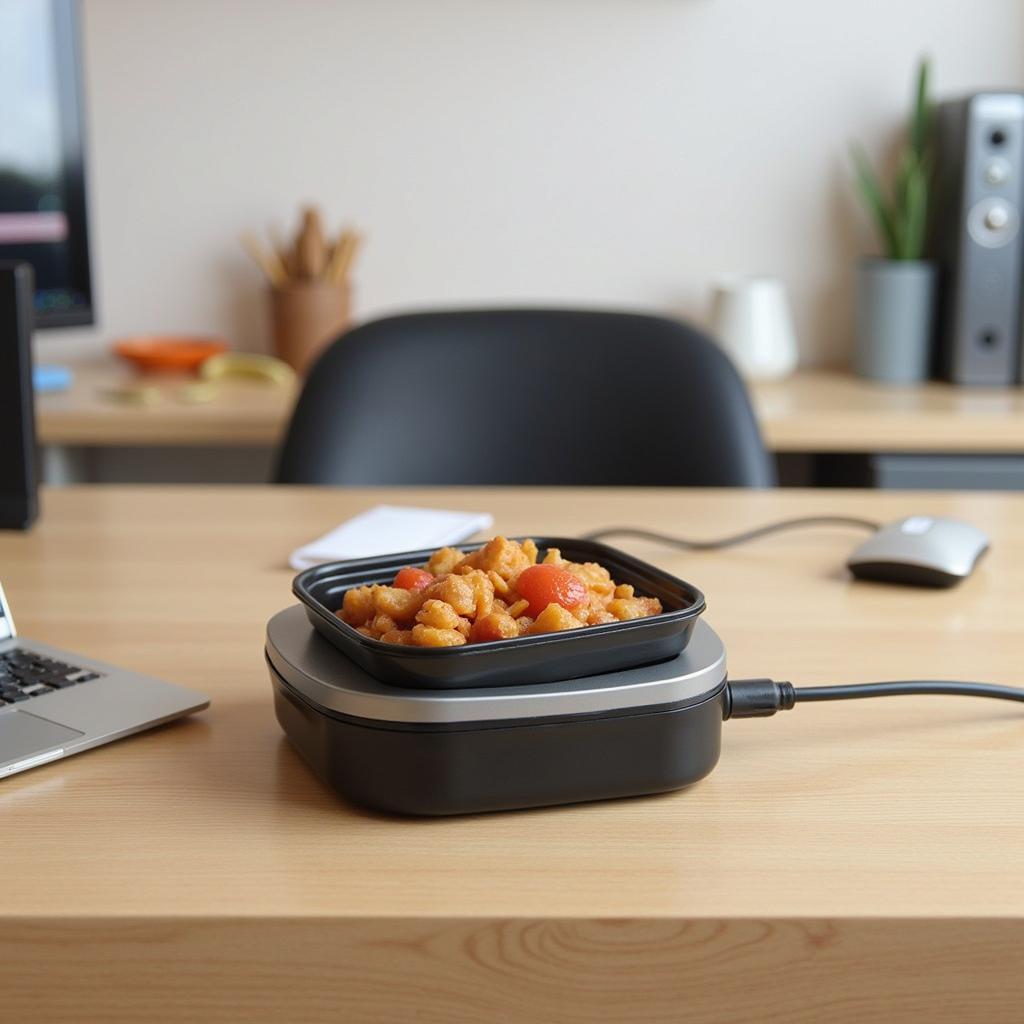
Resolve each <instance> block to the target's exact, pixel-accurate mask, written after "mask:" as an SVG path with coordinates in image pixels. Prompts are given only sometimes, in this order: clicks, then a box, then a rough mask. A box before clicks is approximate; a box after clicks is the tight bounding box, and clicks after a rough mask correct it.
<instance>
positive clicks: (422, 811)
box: [266, 602, 726, 815]
mask: <svg viewBox="0 0 1024 1024" xmlns="http://www.w3.org/2000/svg"><path fill="white" fill-rule="evenodd" d="M701 605H702V606H703V602H701ZM266 656H267V661H268V664H269V667H270V676H271V681H272V683H273V687H274V705H275V710H276V713H277V718H278V721H279V722H280V723H281V726H282V728H283V729H284V731H285V733H286V734H287V736H288V738H289V739H290V741H291V742H292V744H293V745H294V746H295V747H296V749H297V750H298V751H299V753H300V754H302V756H303V757H304V758H305V759H306V760H307V761H308V762H309V763H310V765H311V766H312V767H313V769H314V770H315V771H316V772H317V773H318V774H319V775H320V776H321V777H322V778H323V779H324V780H325V781H326V782H327V783H328V784H329V785H331V786H332V787H333V788H334V789H336V790H337V791H338V792H339V793H340V794H342V795H343V796H344V797H346V798H348V799H350V800H353V801H355V802H357V803H360V804H364V805H366V806H369V807H375V808H380V809H382V810H386V811H393V812H398V813H402V814H414V815H443V814H464V813H469V812H476V811H498V810H510V809H513V808H523V807H539V806H544V805H551V804H563V803H575V802H578V801H584V800H603V799H608V798H611V797H624V796H636V795H640V794H645V793H659V792H666V791H669V790H673V789H679V788H681V787H683V786H687V785H690V784H691V783H693V782H696V781H697V780H698V779H701V778H703V777H704V776H705V775H707V774H708V773H709V772H710V771H711V770H712V769H713V768H714V766H715V764H716V763H717V761H718V755H719V748H720V741H721V729H722V720H723V705H724V701H725V684H726V669H725V650H724V648H723V646H722V642H721V640H720V639H719V638H718V636H717V634H716V633H715V632H714V630H712V629H711V627H710V626H708V625H707V623H706V622H704V621H703V620H702V619H699V620H697V621H696V622H695V623H693V629H692V633H691V635H690V637H689V642H688V644H687V645H686V646H685V647H684V649H683V650H682V651H681V653H679V654H677V655H675V656H674V657H672V658H670V659H668V660H662V661H660V662H658V663H655V664H647V665H641V666H639V667H635V668H626V669H620V670H618V671H613V672H605V673H602V674H600V675H589V676H584V677H582V678H575V679H568V680H563V681H557V682H545V683H531V684H525V685H524V684H520V685H508V686H494V685H486V686H475V687H467V688H463V689H423V688H422V687H419V688H412V687H402V686H395V685H393V684H390V683H386V682H382V681H381V680H379V679H378V678H376V677H375V676H372V675H370V674H369V673H367V672H366V671H365V670H364V669H362V668H361V667H359V666H358V665H357V664H356V663H355V662H354V661H352V660H351V659H349V658H348V657H346V655H344V654H342V653H341V652H340V651H339V650H338V649H337V648H336V647H335V646H333V645H332V644H331V643H330V642H329V641H328V640H327V639H325V638H324V637H323V636H321V635H320V633H319V632H318V631H317V630H316V629H314V628H313V625H312V624H311V622H310V620H309V618H307V611H306V609H305V608H304V607H303V606H301V605H296V606H294V607H291V608H288V609H286V610H285V611H282V612H280V613H278V614H277V615H275V616H274V618H272V619H271V620H270V622H269V624H268V626H267V640H266Z"/></svg>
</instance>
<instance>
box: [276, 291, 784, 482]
mask: <svg viewBox="0 0 1024 1024" xmlns="http://www.w3.org/2000/svg"><path fill="white" fill-rule="evenodd" d="M277 480H278V481H279V482H281V483H308V484H370V485H373V484H546V485H557V484H566V485H589V484H595V485H599V484H604V485H677V486H703V487H717V486H746V487H764V486H770V485H771V484H773V483H774V471H773V467H772V462H771V460H770V458H769V456H768V455H767V453H766V452H765V449H764V445H763V444H762V442H761V436H760V433H759V431H758V427H757V422H756V419H755V417H754V414H753V411H752V409H751V406H750V401H749V399H748V397H747V393H746V390H745V388H744V386H743V382H742V381H741V380H740V378H739V376H738V375H737V373H736V370H735V369H734V368H733V366H732V363H730V361H729V360H728V358H727V357H726V356H725V355H724V354H723V353H722V351H721V350H720V349H719V348H718V347H717V346H716V345H715V344H714V343H713V342H711V341H710V340H709V339H708V338H706V337H705V336H704V335H702V334H701V333H700V332H698V331H696V330H694V329H693V328H692V327H688V326H686V325H685V324H682V323H679V322H677V321H674V320H668V319H662V318H659V317H652V316H640V315H636V314H629V313H597V312H576V311H570V310H529V309H515V310H479V311H466V312H448V313H418V314H411V315H406V316H396V317H389V318H387V319H382V320H376V321H373V322H370V323H367V324H364V325H363V326H360V327H358V328H356V329H355V330H352V331H350V332H349V333H348V334H345V335H343V336H342V337H341V338H339V339H338V340H337V341H335V342H334V343H333V344H332V345H331V346H330V347H329V348H328V349H327V350H326V351H325V352H324V353H323V355H322V356H321V357H320V359H319V360H318V361H317V362H316V364H315V365H314V366H313V368H312V369H311V371H310V374H309V377H308V379H307V381H306V384H305V387H304V389H303V391H302V394H301V395H300V397H299V400H298V403H297V405H296V408H295V412H294V414H293V416H292V421H291V424H290V426H289V429H288V433H287V436H286V438H285V441H284V444H283V447H282V449H281V453H280V457H279V462H278V468H277Z"/></svg>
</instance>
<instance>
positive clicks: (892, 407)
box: [38, 360, 1024, 487]
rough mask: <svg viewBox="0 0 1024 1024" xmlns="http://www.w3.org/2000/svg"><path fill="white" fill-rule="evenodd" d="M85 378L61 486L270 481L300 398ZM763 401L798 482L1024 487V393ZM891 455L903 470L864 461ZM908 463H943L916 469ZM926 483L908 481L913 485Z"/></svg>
mask: <svg viewBox="0 0 1024 1024" xmlns="http://www.w3.org/2000/svg"><path fill="white" fill-rule="evenodd" d="M75 374H76V380H75V385H74V387H73V388H72V390H71V391H69V392H66V393H64V394H53V395H43V396H40V398H39V399H38V417H39V437H40V441H41V443H42V444H43V446H44V448H46V449H47V450H48V452H49V453H50V454H49V467H50V472H49V477H50V479H51V480H53V481H54V482H65V481H67V480H74V479H83V478H84V479H113V480H119V479H121V480H125V479H153V478H160V479H170V480H175V479H179V480H183V481H184V480H191V479H200V480H201V479H210V480H213V479H220V480H225V481H229V482H232V481H250V482H255V481H261V480H265V479H266V478H267V473H268V467H269V465H270V455H271V451H272V449H273V448H274V447H275V446H276V444H277V442H278V440H279V439H280V437H281V434H282V432H283V430H284V428H285V425H286V423H287V421H288V416H289V415H290V413H291V408H292V404H293V402H294V398H295V395H294V391H293V389H291V388H273V387H264V386H260V385H255V384H245V383H236V384H234V385H230V386H227V387H225V389H224V390H223V392H222V394H221V395H220V396H219V397H218V398H217V399H216V400H215V401H212V402H208V403H204V404H201V405H185V404H182V403H180V402H178V401H175V400H174V398H173V390H174V389H173V386H169V387H168V388H167V396H166V397H165V399H164V400H163V401H162V402H161V403H160V404H159V405H156V406H153V407H147V408H138V407H132V406H125V405H118V404H116V403H114V402H111V401H109V400H108V399H106V398H104V397H103V392H104V391H106V390H108V389H109V388H111V387H114V386H116V385H118V384H121V383H123V382H124V381H125V380H126V379H131V375H130V373H129V372H128V371H127V370H125V369H124V368H122V367H121V366H119V365H116V364H114V363H112V362H109V361H102V360H101V361H97V362H92V363H84V364H81V365H79V366H76V367H75ZM157 380H159V378H157ZM752 393H753V399H754V403H755V405H756V407H757V411H758V415H759V417H760V420H761V425H762V430H763V431H764V435H765V441H766V443H767V445H768V446H769V447H770V448H771V449H772V451H774V452H776V453H777V454H778V455H780V456H781V457H782V462H783V467H784V470H785V472H784V477H785V478H786V479H788V480H791V481H793V482H803V483H808V484H809V483H835V482H837V481H845V482H848V483H855V484H867V483H872V482H878V479H879V477H880V479H881V482H882V483H883V484H884V483H886V482H887V481H888V479H889V478H888V477H887V476H886V475H885V473H886V471H887V470H886V467H887V466H888V472H890V473H891V472H893V471H895V470H898V469H900V468H903V469H904V470H907V469H913V468H914V467H917V469H918V470H919V471H920V470H921V469H922V468H923V469H927V468H928V467H929V466H931V468H932V469H935V468H936V466H937V465H939V464H937V463H936V462H935V461H934V457H936V456H944V457H946V458H945V462H944V463H942V465H945V466H946V467H947V468H948V469H949V470H950V472H951V473H952V475H951V476H950V477H949V479H950V480H951V485H953V484H955V485H957V486H967V485H968V484H969V483H970V478H971V474H972V471H973V472H974V473H977V472H979V471H981V470H985V472H986V473H987V475H986V476H985V477H984V479H983V483H984V484H985V485H986V486H989V487H992V486H997V485H999V484H1000V482H1001V480H1002V477H1003V476H1005V475H1006V474H1007V473H1011V474H1012V473H1013V472H1017V473H1019V475H1020V478H1021V480H1022V481H1024V461H1022V462H1021V463H1019V464H1016V463H1014V462H1011V461H1009V460H1008V457H1012V456H1022V457H1024V388H1017V389H1003V388H972V389H964V388H954V387H951V386H949V385H945V384H926V385H924V386H921V387H887V386H883V385H879V384H873V383H871V382H869V381H864V380H860V379H858V378H856V377H853V376H851V375H849V374H845V373H837V372H827V371H805V372H803V373H798V374H796V375H795V376H793V377H790V378H788V379H787V380H783V381H777V382H770V383H759V384H755V385H754V386H753V388H752ZM200 449H205V451H200ZM157 450H159V453H158V451H157ZM211 452H212V454H211ZM217 453H219V454H217ZM879 453H882V454H886V453H893V454H895V455H898V456H899V457H901V458H903V462H902V463H900V462H899V461H895V462H894V461H892V460H890V462H889V463H884V462H883V463H880V464H879V465H877V466H876V465H875V464H874V463H872V464H871V465H868V464H867V463H866V462H865V461H864V458H863V457H865V456H877V455H878V454H879ZM908 455H909V456H911V457H914V458H917V459H918V460H920V458H921V457H927V458H928V459H929V460H931V461H929V462H927V463H922V462H920V461H918V462H907V461H906V456H908ZM811 456H815V457H817V459H818V462H811V461H810V457H811ZM822 456H825V457H826V458H825V459H822ZM950 456H952V457H953V460H952V461H950V458H949V457H950ZM993 456H995V459H994V460H993V458H992V457H993ZM965 457H966V458H967V459H969V460H970V461H967V462H964V461H962V460H963V459H964V458H965ZM984 457H988V460H989V461H988V462H982V461H981V459H983V458H984ZM155 458H156V460H157V466H156V468H157V469H158V470H159V473H156V471H155V468H154V466H155ZM958 459H959V460H961V461H957V460H958ZM1015 465H1017V467H1018V468H1017V469H1016V470H1015V469H1014V466H1015ZM897 479H900V478H899V477H897ZM923 482H927V479H926V478H924V477H914V476H913V475H910V476H908V477H906V486H910V485H912V484H920V483H923ZM1010 482H1011V483H1012V480H1011V481H1010Z"/></svg>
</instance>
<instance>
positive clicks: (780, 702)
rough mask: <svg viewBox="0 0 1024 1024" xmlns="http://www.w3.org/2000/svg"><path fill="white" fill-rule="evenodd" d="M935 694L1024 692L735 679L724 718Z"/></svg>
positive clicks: (920, 682)
mask: <svg viewBox="0 0 1024 1024" xmlns="http://www.w3.org/2000/svg"><path fill="white" fill-rule="evenodd" d="M924 694H938V695H946V696H954V697H994V698H996V699H997V700H1015V701H1020V702H1021V703H1024V689H1017V688H1015V687H1012V686H996V685H994V684H992V683H963V682H956V681H952V680H945V679H906V680H903V681H900V682H892V683H855V684H852V685H847V686H794V685H793V684H792V683H784V682H776V681H775V680H774V679H735V680H731V681H730V682H728V683H726V687H725V710H724V713H723V717H724V718H765V717H767V716H768V715H774V714H775V712H776V711H788V710H789V709H790V708H792V707H793V706H794V705H796V704H801V703H804V702H811V701H819V700H859V699H862V698H865V697H915V696H921V695H924Z"/></svg>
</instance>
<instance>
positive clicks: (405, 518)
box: [288, 505, 494, 569]
mask: <svg viewBox="0 0 1024 1024" xmlns="http://www.w3.org/2000/svg"><path fill="white" fill-rule="evenodd" d="M493 525H494V518H493V516H490V515H488V514H487V513H486V512H453V511H450V510H448V509H440V508H412V507H410V506H400V505H376V506H375V507H374V508H371V509H367V510H366V511H365V512H360V513H359V515H357V516H354V517H353V518H352V519H349V520H347V521H346V522H344V523H342V524H341V525H340V526H336V527H335V528H334V529H333V530H331V531H330V532H329V533H325V534H324V535H323V536H322V537H318V538H317V539H316V540H314V541H312V542H311V543H309V544H304V545H303V546H302V547H301V548H296V549H295V550H294V551H293V552H292V553H291V555H290V556H289V557H288V564H289V565H290V566H291V567H292V568H293V569H310V568H312V567H313V566H314V565H323V563H324V562H340V561H342V560H344V559H346V558H369V557H371V556H372V555H387V554H391V552H393V551H415V550H417V549H418V548H443V547H446V546H448V545H452V544H458V543H460V542H461V541H464V540H466V539H467V538H469V537H472V536H473V534H474V533H477V532H478V531H480V530H489V529H490V528H491V527H492V526H493Z"/></svg>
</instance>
